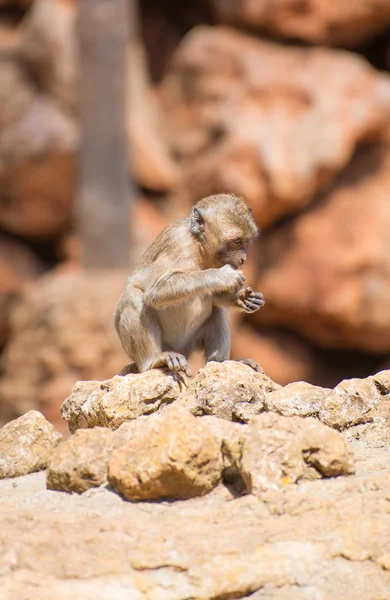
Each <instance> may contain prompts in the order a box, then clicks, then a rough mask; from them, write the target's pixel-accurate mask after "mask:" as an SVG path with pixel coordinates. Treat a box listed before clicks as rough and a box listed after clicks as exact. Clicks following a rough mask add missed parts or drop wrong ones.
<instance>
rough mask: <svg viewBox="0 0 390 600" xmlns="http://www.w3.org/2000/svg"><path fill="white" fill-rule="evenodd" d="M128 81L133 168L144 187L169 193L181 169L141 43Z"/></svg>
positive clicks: (132, 55)
mask: <svg viewBox="0 0 390 600" xmlns="http://www.w3.org/2000/svg"><path fill="white" fill-rule="evenodd" d="M127 80H128V90H127V98H128V101H127V102H128V106H127V113H126V114H127V132H128V137H129V148H130V168H131V169H132V172H133V175H134V177H135V179H136V181H137V182H138V183H139V184H140V185H141V186H143V187H145V188H146V189H149V190H153V191H159V192H166V191H168V190H171V189H172V188H173V187H174V186H175V184H176V183H177V180H178V178H179V174H180V173H179V167H178V165H177V164H176V163H175V161H174V160H173V157H172V156H171V155H170V152H169V148H168V143H167V140H166V139H165V135H164V130H163V126H162V123H163V115H162V114H161V110H160V107H159V104H158V102H157V98H156V97H155V96H154V94H153V92H152V89H151V84H150V80H149V77H148V69H147V65H146V56H145V52H144V48H143V46H142V44H141V42H140V41H139V40H138V41H136V42H134V43H132V44H131V46H130V48H129V52H128V77H127Z"/></svg>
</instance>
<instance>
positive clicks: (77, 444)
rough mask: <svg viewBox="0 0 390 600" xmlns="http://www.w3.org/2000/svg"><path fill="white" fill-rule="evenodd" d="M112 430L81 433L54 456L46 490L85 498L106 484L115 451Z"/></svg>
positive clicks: (67, 442) (63, 445)
mask: <svg viewBox="0 0 390 600" xmlns="http://www.w3.org/2000/svg"><path fill="white" fill-rule="evenodd" d="M114 439H115V436H114V433H113V432H112V431H111V429H107V428H104V427H95V428H94V429H79V430H78V431H76V433H75V434H74V435H72V436H71V437H70V438H68V439H67V440H66V441H65V442H63V443H62V444H60V445H59V446H58V447H57V448H56V450H55V451H54V452H53V453H52V455H51V457H50V461H49V464H48V467H47V471H46V482H47V488H48V489H50V490H60V491H63V492H77V493H78V494H82V493H83V492H85V491H86V490H88V489H89V488H91V487H98V486H100V485H103V484H104V483H106V481H107V469H108V461H109V458H110V456H111V452H112V450H113V448H114V445H115V444H114Z"/></svg>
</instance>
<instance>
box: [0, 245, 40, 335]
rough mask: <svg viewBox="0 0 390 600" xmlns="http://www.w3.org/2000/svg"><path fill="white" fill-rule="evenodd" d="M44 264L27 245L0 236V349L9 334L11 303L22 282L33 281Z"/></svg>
mask: <svg viewBox="0 0 390 600" xmlns="http://www.w3.org/2000/svg"><path fill="white" fill-rule="evenodd" d="M43 270H44V263H43V261H42V260H40V258H39V257H38V256H37V255H36V254H35V252H34V251H33V250H32V249H31V248H29V246H28V245H27V244H24V243H23V242H21V241H19V240H18V241H16V240H14V239H12V238H11V237H9V236H7V235H5V234H0V347H1V346H2V345H3V344H4V342H5V341H6V340H7V337H8V334H9V316H10V312H11V307H12V301H13V300H14V298H15V296H16V295H17V293H18V292H19V290H20V289H21V287H22V285H23V282H24V281H26V280H31V279H35V278H36V277H37V276H38V275H40V274H41V273H42V272H43Z"/></svg>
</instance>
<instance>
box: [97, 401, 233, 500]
mask: <svg viewBox="0 0 390 600" xmlns="http://www.w3.org/2000/svg"><path fill="white" fill-rule="evenodd" d="M221 475H222V457H221V454H220V449H219V446H218V443H217V440H216V438H215V437H214V436H213V435H212V434H211V433H210V431H209V430H208V428H207V427H204V426H203V425H202V420H201V419H196V418H195V417H194V416H193V415H191V414H190V413H189V412H188V411H186V410H184V409H179V410H177V409H175V410H167V411H165V412H164V413H163V414H162V415H159V416H158V418H155V419H153V421H152V425H151V426H149V427H146V428H145V429H144V430H143V431H141V432H139V433H138V434H136V435H135V436H134V438H133V439H132V440H130V441H129V442H128V443H127V444H125V445H123V446H121V447H120V448H118V449H116V450H114V452H113V453H112V455H111V459H110V462H109V470H108V479H109V482H110V484H111V485H112V486H113V488H114V489H115V490H116V491H118V492H119V493H120V494H122V495H123V496H124V497H125V498H127V499H128V500H133V501H134V500H161V499H164V498H168V499H178V498H182V499H183V498H192V497H195V496H202V495H204V494H206V493H207V492H210V491H211V490H212V489H213V488H214V487H215V486H216V485H217V484H218V483H219V481H220V479H221Z"/></svg>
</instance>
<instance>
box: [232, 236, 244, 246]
mask: <svg viewBox="0 0 390 600" xmlns="http://www.w3.org/2000/svg"><path fill="white" fill-rule="evenodd" d="M233 244H234V245H235V246H242V239H241V238H238V239H236V240H234V242H233Z"/></svg>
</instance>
